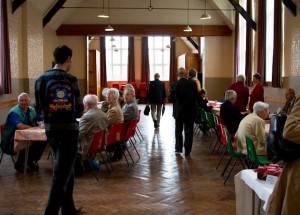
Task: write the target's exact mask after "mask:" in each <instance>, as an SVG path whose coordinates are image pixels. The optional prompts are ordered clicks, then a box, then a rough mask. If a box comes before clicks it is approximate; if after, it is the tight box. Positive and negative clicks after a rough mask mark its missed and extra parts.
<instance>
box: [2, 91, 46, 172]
mask: <svg viewBox="0 0 300 215" xmlns="http://www.w3.org/2000/svg"><path fill="white" fill-rule="evenodd" d="M18 103H19V104H18V105H16V106H14V107H13V108H12V109H11V110H10V111H9V113H8V116H7V118H6V122H5V127H4V130H3V133H2V140H1V150H2V151H3V152H4V153H6V154H9V155H13V154H14V153H15V151H14V136H15V131H16V130H23V129H27V128H30V127H33V126H36V125H37V122H38V121H42V120H43V118H42V117H41V116H40V115H38V114H36V112H35V110H34V108H32V107H30V106H29V105H30V97H29V95H28V94H27V93H21V94H20V95H19V96H18ZM46 145H47V142H46V141H41V142H35V143H34V144H32V145H31V146H30V148H29V154H28V163H27V168H28V170H32V171H37V170H38V168H39V166H38V163H37V162H38V161H39V160H40V158H41V156H42V154H43V151H44V149H45V147H46ZM24 161H25V149H23V150H21V151H20V153H19V156H18V160H17V162H16V163H15V169H16V170H17V171H18V172H23V171H24V163H25V162H24Z"/></svg>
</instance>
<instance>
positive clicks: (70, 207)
mask: <svg viewBox="0 0 300 215" xmlns="http://www.w3.org/2000/svg"><path fill="white" fill-rule="evenodd" d="M46 134H47V138H48V142H49V144H50V146H51V148H52V150H53V153H54V158H55V163H54V171H53V178H52V185H51V190H50V194H49V199H48V204H47V207H46V210H45V215H57V214H58V212H59V209H60V208H61V213H62V215H71V214H73V211H74V209H75V206H74V200H73V187H74V174H73V168H74V163H75V158H76V154H77V147H78V145H77V140H78V131H66V130H65V131H55V132H54V131H47V132H46Z"/></svg>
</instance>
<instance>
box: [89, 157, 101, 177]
mask: <svg viewBox="0 0 300 215" xmlns="http://www.w3.org/2000/svg"><path fill="white" fill-rule="evenodd" d="M87 160H88V162H89V164H90V167H91V168H92V170H93V173H94V176H95V178H96V179H97V181H99V178H98V176H97V174H96V171H95V169H94V167H93V165H92V163H91V161H90V159H87Z"/></svg>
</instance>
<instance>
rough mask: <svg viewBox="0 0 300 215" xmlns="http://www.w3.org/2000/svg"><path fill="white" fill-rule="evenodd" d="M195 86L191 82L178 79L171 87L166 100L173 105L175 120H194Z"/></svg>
mask: <svg viewBox="0 0 300 215" xmlns="http://www.w3.org/2000/svg"><path fill="white" fill-rule="evenodd" d="M197 93H198V91H197V85H196V83H195V81H193V80H187V79H185V78H180V79H179V80H178V81H176V82H174V84H173V85H172V86H171V90H170V95H169V98H168V100H169V101H170V102H172V103H173V117H174V118H175V119H183V120H194V119H195V117H196V111H197Z"/></svg>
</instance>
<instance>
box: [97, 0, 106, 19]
mask: <svg viewBox="0 0 300 215" xmlns="http://www.w3.org/2000/svg"><path fill="white" fill-rule="evenodd" d="M102 2H103V4H102V11H101V13H100V14H99V15H98V16H97V17H99V18H104V19H107V18H109V15H108V14H106V12H105V8H104V0H102Z"/></svg>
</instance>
